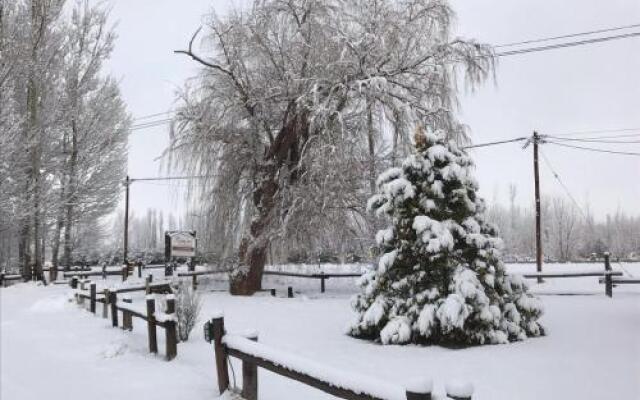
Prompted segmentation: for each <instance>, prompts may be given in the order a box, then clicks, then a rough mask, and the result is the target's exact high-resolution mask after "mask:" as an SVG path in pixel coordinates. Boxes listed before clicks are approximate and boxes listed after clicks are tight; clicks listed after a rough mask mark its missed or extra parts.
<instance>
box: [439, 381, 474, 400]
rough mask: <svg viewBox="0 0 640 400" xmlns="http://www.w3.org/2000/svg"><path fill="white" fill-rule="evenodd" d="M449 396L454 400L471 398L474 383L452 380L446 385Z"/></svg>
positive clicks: (468, 399) (469, 399)
mask: <svg viewBox="0 0 640 400" xmlns="http://www.w3.org/2000/svg"><path fill="white" fill-rule="evenodd" d="M445 391H446V393H447V396H448V397H450V398H451V399H453V400H471V398H472V397H473V385H472V384H471V383H466V382H450V383H447V384H446V385H445Z"/></svg>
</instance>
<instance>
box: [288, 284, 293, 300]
mask: <svg viewBox="0 0 640 400" xmlns="http://www.w3.org/2000/svg"><path fill="white" fill-rule="evenodd" d="M287 297H288V298H290V299H292V298H293V288H292V287H291V286H289V287H287Z"/></svg>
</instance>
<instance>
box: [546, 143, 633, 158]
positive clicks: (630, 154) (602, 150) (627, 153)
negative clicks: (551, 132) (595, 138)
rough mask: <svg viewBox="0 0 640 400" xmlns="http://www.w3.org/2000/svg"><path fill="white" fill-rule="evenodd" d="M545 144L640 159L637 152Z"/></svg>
mask: <svg viewBox="0 0 640 400" xmlns="http://www.w3.org/2000/svg"><path fill="white" fill-rule="evenodd" d="M545 143H551V144H555V145H556V146H562V147H568V148H572V149H578V150H585V151H592V152H596V153H610V154H619V155H625V156H635V157H640V153H635V152H630V151H616V150H606V149H598V148H594V147H584V146H575V145H571V144H566V143H561V142H556V141H553V140H546V141H545Z"/></svg>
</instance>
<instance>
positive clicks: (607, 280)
mask: <svg viewBox="0 0 640 400" xmlns="http://www.w3.org/2000/svg"><path fill="white" fill-rule="evenodd" d="M609 257H610V255H609V252H606V253H604V293H605V294H606V295H607V297H613V277H612V276H611V263H610V262H609Z"/></svg>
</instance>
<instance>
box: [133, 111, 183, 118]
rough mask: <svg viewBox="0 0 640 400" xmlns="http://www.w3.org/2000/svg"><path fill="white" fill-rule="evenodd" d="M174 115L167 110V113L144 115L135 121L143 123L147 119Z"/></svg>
mask: <svg viewBox="0 0 640 400" xmlns="http://www.w3.org/2000/svg"><path fill="white" fill-rule="evenodd" d="M172 113H173V111H171V110H167V111H164V112H160V113H155V114H148V115H143V116H141V117H135V118H133V121H142V120H145V119H150V118H154V117H160V116H162V115H168V114H172Z"/></svg>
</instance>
